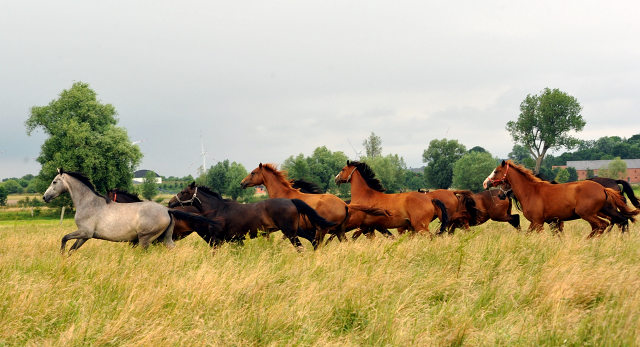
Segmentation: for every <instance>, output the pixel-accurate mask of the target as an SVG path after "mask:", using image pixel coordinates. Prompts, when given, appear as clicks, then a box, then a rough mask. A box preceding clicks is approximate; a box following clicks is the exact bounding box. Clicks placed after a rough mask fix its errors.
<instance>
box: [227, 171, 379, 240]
mask: <svg viewBox="0 0 640 347" xmlns="http://www.w3.org/2000/svg"><path fill="white" fill-rule="evenodd" d="M260 184H264V185H265V187H267V192H268V193H269V197H270V198H287V199H300V200H302V201H304V202H306V203H307V204H309V206H311V207H312V208H313V209H315V210H316V212H318V214H319V215H320V216H322V217H323V218H325V219H326V220H328V221H331V222H334V223H335V224H336V226H335V227H333V228H323V229H319V230H317V231H316V240H315V243H314V247H316V248H317V247H318V246H320V244H321V243H322V241H323V240H324V238H325V235H326V234H327V232H329V233H331V234H335V235H336V236H338V239H339V240H340V241H344V240H346V236H345V231H346V227H347V223H348V222H349V215H350V214H352V213H353V212H357V211H360V212H364V213H368V214H372V215H376V216H386V217H388V214H387V212H386V211H383V210H381V209H377V208H371V207H369V206H365V205H357V204H350V205H347V204H346V203H345V202H344V201H342V199H340V198H339V197H337V196H335V195H333V194H307V193H302V192H300V190H299V189H296V188H293V186H292V184H291V181H290V180H288V179H287V178H286V176H285V173H284V172H282V171H278V170H277V168H276V165H274V164H264V165H263V164H262V163H260V165H258V167H257V168H256V169H254V170H253V171H251V173H250V174H249V175H247V177H245V178H244V179H243V180H242V182H241V183H240V185H241V186H242V188H246V187H253V186H257V185H260ZM301 184H303V185H305V186H306V187H309V184H308V183H307V184H305V182H304V181H303V182H301ZM302 227H303V228H305V229H310V225H309V224H308V222H307V221H306V220H305V222H304V224H303V226H302Z"/></svg>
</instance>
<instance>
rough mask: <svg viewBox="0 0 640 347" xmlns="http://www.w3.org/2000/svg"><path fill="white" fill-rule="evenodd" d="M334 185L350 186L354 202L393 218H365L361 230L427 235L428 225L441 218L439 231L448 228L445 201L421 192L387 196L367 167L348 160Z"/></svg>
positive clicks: (364, 164)
mask: <svg viewBox="0 0 640 347" xmlns="http://www.w3.org/2000/svg"><path fill="white" fill-rule="evenodd" d="M335 182H336V184H341V183H351V202H353V203H356V204H363V205H368V206H378V207H380V208H383V209H385V210H387V211H389V212H391V218H388V217H380V216H372V215H365V216H364V218H363V220H362V221H361V224H360V226H361V227H369V226H371V227H381V228H385V229H389V228H396V229H398V230H399V231H400V230H402V231H404V230H406V229H408V230H411V231H415V232H420V233H422V232H427V233H428V232H429V223H431V221H432V220H433V219H434V216H436V215H442V219H441V221H442V225H441V227H440V230H441V231H444V230H446V228H447V225H448V220H449V215H448V214H447V209H446V207H445V206H444V204H443V203H442V201H440V200H438V199H432V198H431V197H429V196H428V195H426V194H422V193H418V192H406V193H395V194H385V193H384V191H385V190H386V189H385V188H384V187H383V186H382V183H380V180H379V179H377V178H375V173H374V172H373V170H371V168H370V167H369V165H367V164H366V163H362V162H357V161H349V160H347V165H346V166H345V167H343V168H342V170H341V171H340V172H339V173H338V175H336V177H335ZM438 212H440V213H438Z"/></svg>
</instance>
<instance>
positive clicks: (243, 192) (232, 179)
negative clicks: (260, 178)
mask: <svg viewBox="0 0 640 347" xmlns="http://www.w3.org/2000/svg"><path fill="white" fill-rule="evenodd" d="M248 174H249V173H248V172H247V169H245V168H244V166H243V165H242V164H239V163H236V162H235V161H234V162H233V163H231V165H229V170H228V171H227V176H228V181H229V186H228V187H227V189H226V193H227V195H229V196H231V199H233V200H238V198H240V197H241V198H246V197H249V196H252V195H253V194H255V191H256V189H255V188H254V187H250V188H247V189H242V187H241V186H240V182H242V179H244V178H245V177H247V175H248Z"/></svg>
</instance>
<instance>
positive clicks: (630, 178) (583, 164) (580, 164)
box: [564, 159, 640, 183]
mask: <svg viewBox="0 0 640 347" xmlns="http://www.w3.org/2000/svg"><path fill="white" fill-rule="evenodd" d="M622 160H623V161H624V162H625V163H627V174H626V175H625V177H624V180H626V181H627V182H629V183H640V159H622ZM610 162H611V160H581V161H567V165H566V166H564V167H572V168H575V169H576V171H577V172H578V180H584V179H586V178H587V169H591V170H593V174H594V175H595V176H598V169H600V168H601V167H603V166H607V165H609V163H610Z"/></svg>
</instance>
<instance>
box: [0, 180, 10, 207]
mask: <svg viewBox="0 0 640 347" xmlns="http://www.w3.org/2000/svg"><path fill="white" fill-rule="evenodd" d="M7 195H9V193H7V190H6V189H4V186H2V185H0V206H6V205H7Z"/></svg>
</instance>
